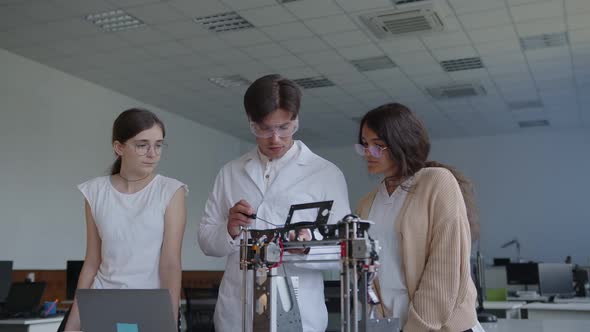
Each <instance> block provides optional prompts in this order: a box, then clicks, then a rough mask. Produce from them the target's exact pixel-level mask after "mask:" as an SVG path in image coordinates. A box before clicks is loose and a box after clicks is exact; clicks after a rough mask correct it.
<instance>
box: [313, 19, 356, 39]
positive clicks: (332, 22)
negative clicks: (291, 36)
mask: <svg viewBox="0 0 590 332" xmlns="http://www.w3.org/2000/svg"><path fill="white" fill-rule="evenodd" d="M304 23H305V25H307V26H308V27H309V29H310V30H311V31H313V32H315V33H317V34H326V33H332V32H341V31H351V30H357V29H358V27H357V26H356V24H354V22H353V21H352V20H351V19H349V18H348V16H346V15H336V16H328V17H322V18H314V19H309V20H306V21H304Z"/></svg>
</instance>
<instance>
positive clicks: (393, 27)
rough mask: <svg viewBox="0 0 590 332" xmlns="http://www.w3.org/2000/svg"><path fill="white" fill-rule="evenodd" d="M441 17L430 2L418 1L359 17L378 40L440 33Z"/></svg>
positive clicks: (441, 26)
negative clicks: (425, 33)
mask: <svg viewBox="0 0 590 332" xmlns="http://www.w3.org/2000/svg"><path fill="white" fill-rule="evenodd" d="M441 18H442V16H441V15H440V14H439V13H437V12H436V11H435V7H434V5H433V3H432V2H430V1H429V2H425V1H424V2H422V1H419V2H418V3H417V4H416V5H407V6H403V7H401V8H398V9H394V10H387V11H380V12H376V13H369V14H364V15H361V16H360V19H361V21H362V22H363V23H364V24H365V25H366V26H367V27H368V28H369V30H371V32H373V34H374V35H375V36H376V37H377V38H379V39H385V38H391V37H395V36H399V35H404V34H413V33H421V32H430V31H442V30H443V29H444V24H443V21H442V19H441Z"/></svg>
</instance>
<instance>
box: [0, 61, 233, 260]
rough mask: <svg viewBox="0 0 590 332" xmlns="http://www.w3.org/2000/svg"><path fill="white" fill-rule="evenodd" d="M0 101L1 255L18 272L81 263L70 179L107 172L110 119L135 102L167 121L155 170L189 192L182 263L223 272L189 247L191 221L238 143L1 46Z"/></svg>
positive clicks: (80, 214) (80, 216)
mask: <svg viewBox="0 0 590 332" xmlns="http://www.w3.org/2000/svg"><path fill="white" fill-rule="evenodd" d="M0 100H1V108H0V114H1V117H0V119H1V120H0V138H1V139H0V211H1V214H0V216H1V217H0V218H1V219H0V260H4V259H9V260H14V268H16V269H63V268H65V261H66V260H67V259H83V257H84V251H85V243H86V240H85V232H86V230H85V222H84V211H83V199H82V196H81V195H80V194H79V193H78V192H77V190H76V184H78V183H81V182H83V181H85V180H87V179H89V178H92V177H96V176H99V175H104V174H106V172H107V169H108V167H109V165H110V164H111V162H112V161H113V154H112V149H111V147H110V131H111V126H112V122H113V120H114V119H115V117H116V116H117V115H118V114H119V113H120V112H121V111H123V110H124V109H126V108H129V107H136V106H140V107H147V108H148V109H151V110H154V111H156V113H157V114H158V115H159V116H161V118H162V120H163V121H164V123H165V124H166V127H167V137H166V140H167V141H168V143H169V149H168V150H167V151H166V152H165V155H164V156H163V159H162V162H161V166H160V169H159V172H160V173H161V174H164V175H167V176H171V177H175V178H177V179H179V180H181V181H183V182H185V183H187V184H188V185H189V188H190V194H189V196H188V198H187V209H188V225H187V229H186V234H185V238H184V244H183V265H184V268H185V269H195V270H208V269H218V270H222V269H223V266H224V260H223V259H215V258H207V257H205V256H204V255H203V254H202V252H201V251H200V249H199V248H198V246H197V245H196V225H197V222H198V220H200V216H201V213H202V210H203V207H204V204H205V201H206V200H207V197H208V194H209V191H210V189H211V187H212V185H213V181H214V179H215V176H216V174H217V171H218V170H219V168H220V167H221V166H222V165H223V164H224V163H225V162H227V161H228V160H230V159H233V158H235V157H236V156H238V154H239V152H240V151H239V150H240V144H241V141H240V140H238V139H235V138H233V137H231V136H228V135H225V134H222V133H220V132H218V131H215V130H212V129H209V128H207V127H204V126H201V125H199V124H197V123H195V122H193V121H189V120H186V119H184V118H181V117H179V116H176V115H174V114H172V113H168V112H165V111H162V110H157V109H155V108H154V107H150V106H149V105H144V104H142V103H140V102H138V101H136V100H133V99H130V98H128V97H125V96H123V95H120V94H118V93H115V92H113V91H110V90H106V89H104V88H102V87H100V86H97V85H95V84H92V83H89V82H86V81H83V80H80V79H77V78H75V77H72V76H69V75H66V74H64V73H62V72H59V71H56V70H53V69H51V68H49V67H46V66H43V65H40V64H38V63H35V62H32V61H29V60H27V59H25V58H22V57H19V56H16V55H14V54H11V53H8V52H6V51H3V50H0ZM208 142H216V144H219V145H221V146H223V147H224V148H223V149H219V148H218V147H217V146H214V145H212V144H209V143H208Z"/></svg>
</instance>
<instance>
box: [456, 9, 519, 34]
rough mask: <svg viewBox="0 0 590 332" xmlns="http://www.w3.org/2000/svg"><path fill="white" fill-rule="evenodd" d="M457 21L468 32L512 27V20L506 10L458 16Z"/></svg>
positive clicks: (492, 10)
mask: <svg viewBox="0 0 590 332" xmlns="http://www.w3.org/2000/svg"><path fill="white" fill-rule="evenodd" d="M459 21H461V23H462V24H463V27H465V29H468V30H471V29H482V28H490V27H499V26H506V25H512V19H511V18H510V15H509V14H508V10H507V9H506V8H498V9H491V10H486V11H483V12H475V13H470V14H464V15H460V16H459Z"/></svg>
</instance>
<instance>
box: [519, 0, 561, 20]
mask: <svg viewBox="0 0 590 332" xmlns="http://www.w3.org/2000/svg"><path fill="white" fill-rule="evenodd" d="M510 13H511V14H512V18H513V19H514V21H515V22H517V23H519V22H525V21H531V20H536V19H539V18H550V17H555V16H560V17H563V15H564V7H563V0H552V1H548V2H535V3H531V4H525V5H521V6H515V7H510Z"/></svg>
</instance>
